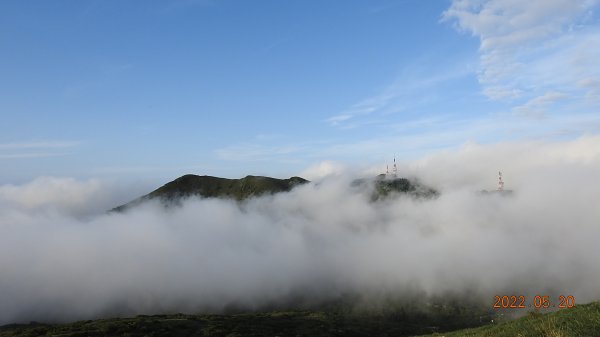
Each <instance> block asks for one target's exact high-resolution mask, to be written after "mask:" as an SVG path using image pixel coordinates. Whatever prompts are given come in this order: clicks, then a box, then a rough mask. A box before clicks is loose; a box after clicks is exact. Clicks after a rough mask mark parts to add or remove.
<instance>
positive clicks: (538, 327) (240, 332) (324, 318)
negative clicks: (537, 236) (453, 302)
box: [0, 302, 600, 337]
mask: <svg viewBox="0 0 600 337" xmlns="http://www.w3.org/2000/svg"><path fill="white" fill-rule="evenodd" d="M473 314H475V312H472V311H471V312H470V311H454V312H452V311H445V312H443V313H442V312H438V313H436V314H434V315H427V314H424V313H419V314H406V313H404V314H403V313H401V312H398V311H395V312H389V313H382V314H373V313H362V314H357V313H349V312H343V311H336V310H333V311H273V312H263V313H243V314H233V315H184V314H176V315H154V316H137V317H133V318H114V319H101V320H93V321H79V322H74V323H68V324H41V323H30V324H21V325H17V324H12V325H6V326H2V327H0V337H5V336H71V337H79V336H81V337H83V336H131V337H137V336H140V337H144V336H148V337H150V336H173V337H180V336H181V337H183V336H222V337H236V336H282V337H283V336H311V337H319V336H344V337H354V336H356V337H358V336H369V337H375V336H415V335H422V334H427V333H432V332H434V331H451V330H456V329H460V328H461V327H465V326H471V327H473V326H477V325H480V324H481V323H476V322H475V320H477V321H479V317H475V316H473ZM427 336H438V337H439V336H447V337H460V336H463V337H467V336H468V337H483V336H500V337H502V336H511V337H512V336H519V337H534V336H535V337H537V336H543V337H571V336H578V337H579V336H600V302H596V303H590V304H585V305H578V306H576V307H574V308H572V309H563V310H561V311H558V312H554V313H549V314H539V313H530V314H528V315H526V316H525V317H522V318H519V319H516V320H513V321H508V322H504V323H499V324H490V325H486V326H482V327H479V328H473V329H467V330H457V331H453V332H448V333H434V334H432V335H427Z"/></svg>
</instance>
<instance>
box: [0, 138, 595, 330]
mask: <svg viewBox="0 0 600 337" xmlns="http://www.w3.org/2000/svg"><path fill="white" fill-rule="evenodd" d="M500 169H501V170H503V172H504V174H505V178H506V188H507V189H513V190H514V191H515V192H514V194H513V196H512V197H501V196H498V195H490V196H481V195H479V194H478V193H476V192H477V191H478V190H481V189H484V188H485V189H494V188H495V182H496V174H497V171H498V170H500ZM599 172H600V137H590V136H588V137H582V138H580V139H577V140H573V141H567V142H560V143H541V142H531V143H507V144H496V145H485V146H484V145H477V144H469V145H466V146H465V147H463V148H462V149H460V150H457V151H449V152H443V153H438V154H434V155H431V156H429V157H427V158H424V159H421V160H418V161H414V162H410V163H402V164H401V165H400V174H401V175H408V176H412V177H418V178H419V180H420V181H421V182H423V183H425V184H428V185H430V186H432V187H434V188H438V189H439V190H440V191H441V192H442V194H441V195H440V197H439V198H437V199H431V200H423V199H420V200H414V199H411V198H409V197H406V196H400V197H397V198H392V199H388V200H385V201H381V202H376V203H373V202H371V201H370V192H369V191H368V190H361V189H356V188H352V187H351V184H350V182H351V181H352V179H354V178H355V176H353V175H352V174H345V175H344V174H338V175H336V176H332V177H330V178H328V179H323V180H322V181H320V183H318V184H308V185H305V186H300V187H298V188H296V189H294V190H293V191H291V192H290V193H282V194H277V195H274V196H265V197H261V198H256V199H252V200H250V201H248V202H245V203H242V204H237V203H235V202H233V201H227V200H216V199H204V200H202V199H198V198H190V199H187V200H186V201H185V202H184V203H183V205H182V207H181V208H173V209H169V210H165V209H164V208H162V207H161V206H160V205H159V204H158V203H156V202H148V203H146V204H143V205H141V206H140V207H137V208H134V209H132V210H130V211H128V212H126V213H111V214H106V213H103V212H102V211H100V210H101V209H102V210H103V209H109V208H111V207H113V206H116V205H117V204H119V203H120V201H119V202H114V203H112V204H111V202H110V201H111V198H113V200H114V201H116V200H115V199H114V193H113V192H111V190H110V188H109V187H106V186H104V185H103V184H102V183H101V182H96V181H91V182H90V181H76V180H70V179H67V180H61V179H58V180H57V179H56V178H46V179H42V180H36V181H34V182H32V183H30V184H26V185H21V186H0V275H1V276H0V324H5V323H10V322H16V321H24V322H28V321H30V320H38V321H56V320H59V321H61V320H63V321H64V320H74V319H83V318H95V317H98V316H112V315H120V314H136V313H138V314H141V313H145V314H152V313H161V312H196V311H211V312H218V311H221V310H224V309H226V308H228V307H230V306H232V305H234V306H236V307H240V308H247V309H260V308H261V307H263V306H265V305H277V304H281V305H283V304H285V303H288V302H289V301H290V300H292V299H298V298H303V299H304V300H306V301H308V302H315V303H317V302H319V301H327V300H335V299H336V298H339V297H341V296H344V295H346V294H364V295H365V297H366V298H368V297H369V296H371V295H372V294H375V293H377V294H394V293H403V292H406V291H409V290H410V289H418V290H419V291H422V292H423V294H426V295H443V294H445V293H448V292H463V291H466V292H468V293H469V294H471V295H470V296H473V297H474V298H475V297H476V298H480V299H481V300H483V301H488V302H489V303H490V306H491V304H492V302H493V301H492V300H493V296H494V295H496V294H498V295H503V294H507V295H510V294H513V293H514V294H523V295H528V296H533V295H536V294H548V295H556V294H563V295H573V296H575V298H576V301H577V302H578V303H583V302H587V301H591V300H597V299H600V286H598V280H599V279H600V264H598V262H597V257H598V256H600V245H598V244H597V240H598V238H599V237H600V207H598V206H597V204H598V202H597V200H598V193H599V191H600V179H598V173H599ZM57 183H59V184H60V186H62V187H61V188H60V189H56V188H49V186H53V184H57ZM109 204H110V205H109ZM508 292H510V293H508Z"/></svg>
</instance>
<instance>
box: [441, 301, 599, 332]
mask: <svg viewBox="0 0 600 337" xmlns="http://www.w3.org/2000/svg"><path fill="white" fill-rule="evenodd" d="M429 336H445V337H488V336H490V337H491V336H494V337H504V336H506V337H508V336H510V337H538V336H539V337H588V336H591V337H593V336H600V302H594V303H590V304H584V305H578V306H575V307H573V308H571V309H562V310H560V311H557V312H553V313H548V314H539V313H536V312H530V313H528V314H527V315H526V316H525V317H521V318H519V319H515V320H512V321H508V322H503V323H499V324H491V325H486V326H483V327H479V328H474V329H466V330H460V331H454V332H450V333H443V334H433V335H429Z"/></svg>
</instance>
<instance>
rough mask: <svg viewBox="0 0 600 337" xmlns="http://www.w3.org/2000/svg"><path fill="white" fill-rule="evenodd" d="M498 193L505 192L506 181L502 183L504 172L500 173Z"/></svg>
mask: <svg viewBox="0 0 600 337" xmlns="http://www.w3.org/2000/svg"><path fill="white" fill-rule="evenodd" d="M498 191H504V181H502V172H501V171H499V172H498Z"/></svg>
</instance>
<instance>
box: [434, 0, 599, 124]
mask: <svg viewBox="0 0 600 337" xmlns="http://www.w3.org/2000/svg"><path fill="white" fill-rule="evenodd" d="M597 4H598V1H596V0H531V1H520V0H455V1H453V2H452V4H451V6H450V7H449V8H448V10H446V11H445V12H444V13H443V15H442V20H445V21H449V20H454V21H455V23H456V27H457V28H458V29H459V30H461V31H466V32H470V33H471V34H473V36H476V37H478V38H479V40H480V71H479V81H480V83H481V84H482V86H483V93H484V94H485V95H486V96H487V97H489V98H490V99H494V100H508V101H510V102H515V101H517V102H515V103H516V104H517V105H521V106H523V105H527V104H528V103H526V102H528V101H529V102H532V101H533V103H535V100H536V99H537V98H538V97H544V95H545V94H546V93H547V92H563V93H565V94H568V95H569V98H571V99H572V100H577V99H579V98H584V97H586V96H587V97H591V96H595V93H597V91H596V88H590V87H587V86H585V85H582V83H592V82H595V81H598V80H600V65H598V63H597V61H595V60H598V58H599V57H600V43H598V42H600V29H598V27H597V25H596V24H595V23H594V22H593V20H591V19H590V18H591V17H592V11H593V10H594V9H595V8H596V6H597ZM582 81H583V82H582ZM533 103H532V104H533ZM549 103H550V102H548V104H546V108H548V109H549V108H551V107H552V105H551V104H549ZM593 103H594V104H595V105H594V106H596V107H598V105H597V102H593ZM525 108H526V107H524V108H523V109H525ZM516 110H517V111H520V110H521V108H519V107H517V108H516ZM571 113H573V112H571ZM534 115H535V114H534Z"/></svg>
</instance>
